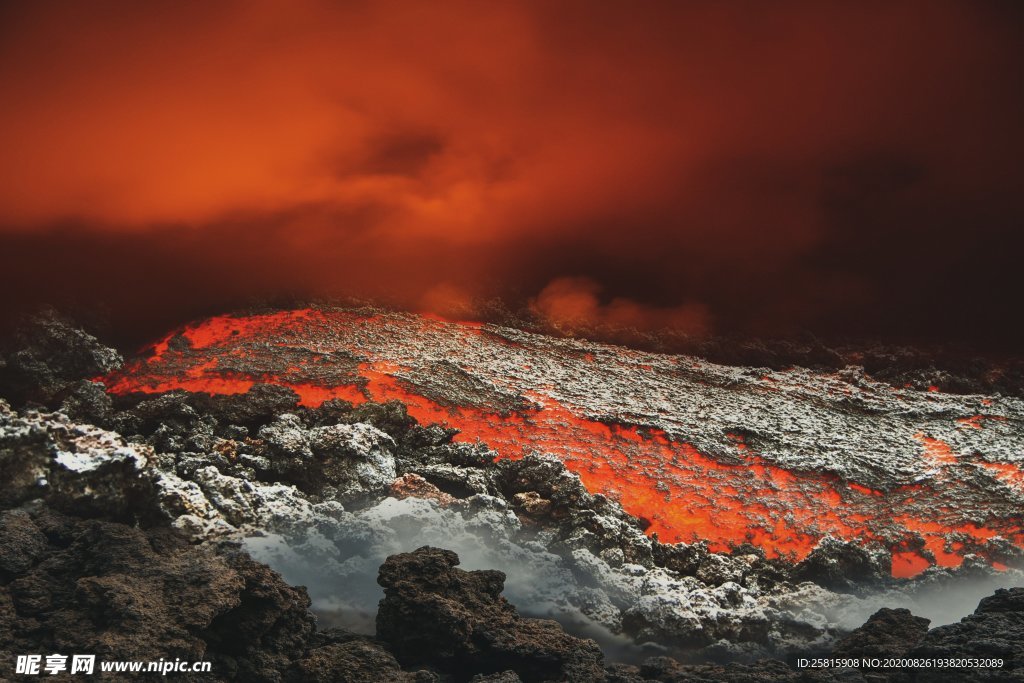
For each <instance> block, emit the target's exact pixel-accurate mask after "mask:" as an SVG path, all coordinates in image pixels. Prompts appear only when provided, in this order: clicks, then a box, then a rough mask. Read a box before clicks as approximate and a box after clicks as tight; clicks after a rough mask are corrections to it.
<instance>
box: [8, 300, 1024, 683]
mask: <svg viewBox="0 0 1024 683" xmlns="http://www.w3.org/2000/svg"><path fill="white" fill-rule="evenodd" d="M898 374H899V373H896V374H895V375H890V378H891V377H892V376H896V375H898ZM934 388H935V387H931V388H930V387H929V386H928V384H924V386H920V383H919V382H918V383H915V382H913V381H911V382H910V385H909V386H905V385H904V383H903V382H900V383H898V384H893V383H891V381H890V382H885V381H880V380H879V379H876V378H873V377H872V376H869V375H868V374H866V373H865V372H864V370H863V369H862V368H860V367H857V366H850V367H847V368H845V369H841V370H838V371H828V370H821V369H818V370H812V369H806V368H801V367H792V368H787V369H782V370H778V369H776V370H772V369H768V368H756V367H735V366H727V365H718V364H713V363H709V362H707V361H704V360H701V359H699V358H696V357H690V356H682V355H661V354H655V353H644V352H639V351H636V350H631V349H628V348H624V347H619V346H612V345H608V344H600V343H594V342H589V341H582V340H574V339H561V338H555V337H550V336H544V335H539V334H533V333H528V332H524V331H521V330H517V329H512V328H508V327H501V326H496V325H491V324H481V323H475V322H455V321H447V320H441V319H438V318H433V317H426V316H420V315H414V314H408V313H396V312H387V311H382V310H376V309H359V310H355V309H336V308H307V309H301V310H275V311H269V312H259V313H247V314H240V315H225V316H218V317H214V318H209V319H207V320H203V321H199V322H196V323H194V324H190V325H187V326H184V327H182V328H180V329H178V330H176V331H174V332H172V333H170V334H169V335H167V336H166V337H165V338H164V339H162V340H161V341H159V342H157V343H156V344H155V345H153V346H152V347H150V348H147V349H145V350H144V351H143V352H142V353H140V354H139V355H138V356H137V357H134V358H130V359H129V361H128V362H127V363H125V362H124V361H123V359H122V357H121V355H120V354H119V353H118V352H117V351H115V350H114V349H111V348H109V347H107V346H104V345H103V344H102V343H100V342H99V341H98V340H97V339H96V338H95V337H93V336H91V335H89V334H87V333H86V332H84V331H82V330H81V329H79V328H77V327H76V326H74V325H73V324H71V323H70V322H69V321H67V320H66V319H64V318H62V317H60V316H58V315H54V314H41V315H38V316H35V317H34V318H32V319H30V320H28V321H27V322H26V324H25V325H24V326H23V328H22V329H21V331H20V332H19V333H18V334H17V335H15V336H12V337H11V338H9V339H7V340H5V342H4V344H3V346H2V348H0V468H2V471H3V473H4V482H3V484H2V485H0V661H13V659H14V657H15V655H16V654H23V653H36V652H38V653H51V652H57V653H83V652H84V653H91V652H95V653H100V655H101V656H105V657H109V658H112V659H137V660H155V659H158V658H165V659H168V660H173V659H175V658H181V659H187V660H207V661H210V662H212V665H213V674H212V675H211V674H204V675H202V676H197V677H194V678H189V677H188V676H185V677H183V678H182V679H181V680H196V681H211V680H216V681H246V682H249V681H266V682H267V683H271V682H273V683H282V682H285V683H299V682H300V681H302V682H304V681H325V682H326V681H336V680H340V681H352V682H356V683H358V682H363V681H366V682H370V681H434V682H436V683H449V682H451V683H462V682H468V681H474V682H475V683H483V682H486V681H489V682H491V683H516V682H517V681H525V682H532V681H538V682H540V681H574V682H579V683H589V682H590V681H595V682H601V681H604V682H605V683H645V682H653V681H659V682H661V683H682V682H683V681H686V682H690V681H720V680H721V681H737V682H738V681H744V682H749V681H805V680H821V681H844V682H846V683H859V682H862V681H868V680H871V681H905V680H915V681H924V680H948V677H949V675H950V672H949V671H947V670H941V669H920V670H912V671H909V672H908V671H905V670H904V669H902V668H895V669H888V670H871V669H870V668H869V667H866V666H864V667H861V670H832V669H829V670H822V671H818V672H813V673H812V672H808V671H801V670H799V669H798V668H797V667H796V662H797V660H798V658H800V657H813V656H821V655H826V656H827V655H835V656H843V657H868V656H871V657H881V656H893V657H902V656H904V655H906V656H907V657H930V658H937V657H947V658H964V657H982V658H987V659H985V661H986V662H989V663H988V664H984V665H977V666H974V665H972V666H969V667H967V668H961V669H958V670H957V671H955V672H953V673H955V674H956V676H957V679H958V680H965V681H968V680H977V681H983V680H1015V679H1014V678H1013V677H1014V676H1017V675H1019V673H1020V671H1021V668H1020V667H1021V666H1022V665H1024V589H1020V588H1013V589H1011V590H1001V589H1002V588H1004V587H1011V586H1015V585H1016V586H1020V585H1022V584H1024V572H1022V571H1021V569H1022V568H1024V548H1022V546H1024V518H1022V513H1021V510H1022V508H1024V506H1022V500H1024V475H1022V470H1021V466H1022V458H1024V453H1022V450H1021V444H1022V443H1024V438H1022V437H1024V402H1022V400H1021V399H1020V398H1017V397H1008V396H1003V395H998V394H992V395H970V394H953V393H947V392H944V391H936V390H931V389H934ZM460 563H461V564H462V565H463V566H464V567H465V568H466V569H467V570H469V571H465V570H463V569H460V568H458V567H457V565H458V564H460ZM496 570H500V571H496ZM993 591H995V593H994V594H993ZM986 596H987V597H986ZM982 598H984V599H982ZM979 599H981V602H980V604H979V602H978V601H979ZM512 605H515V607H513V606H512ZM976 605H977V609H975V606H976ZM908 608H909V609H910V610H911V611H913V614H911V612H910V611H908ZM972 611H973V614H971V612H972ZM915 615H916V616H915ZM961 617H963V619H962V621H960V622H959V623H954V622H957V620H958V619H960V618H961ZM929 620H932V624H931V625H932V626H934V628H931V629H930V630H929V629H928V626H929ZM995 661H998V662H1001V663H999V664H993V663H991V662H995ZM911 675H912V678H908V676H911ZM98 678H101V679H102V676H98Z"/></svg>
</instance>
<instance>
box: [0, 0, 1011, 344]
mask: <svg viewBox="0 0 1024 683" xmlns="http://www.w3.org/2000/svg"><path fill="white" fill-rule="evenodd" d="M1022 45H1024V5H1022V4H1021V3H1016V2H1013V1H1012V0H1007V1H1005V2H1002V1H993V2H973V1H971V2H968V1H966V0H965V1H963V2H942V1H940V0H927V1H926V2H875V1H866V2H856V3H855V2H781V3H762V2H734V3H722V2H711V1H708V2H700V1H695V2H665V3H658V2H646V3H625V2H622V3H593V2H586V3H584V2H555V3H552V2H539V1H538V2H520V3H511V2H509V3H505V2H493V3H480V2H466V3H459V2H446V3H413V2H402V3H387V2H372V3H370V2H347V3H334V2H306V1H302V2H289V3H282V2H266V3H260V2H239V3H229V2H225V3H200V2H192V3H180V2H169V1H163V0H159V1H157V2H152V3H128V2H125V3H103V2H99V3H71V2H67V3H57V2H39V3H20V4H19V3H6V4H4V5H2V6H0V92H2V93H3V96H2V98H0V150H3V163H2V164H0V289H2V291H3V292H4V293H3V295H2V296H3V297H4V302H3V303H4V309H5V312H6V313H11V312H14V311H16V310H19V309H21V308H24V307H28V306H33V305H36V304H38V303H39V302H42V301H56V302H68V301H75V302H77V303H79V304H86V305H95V306H100V307H103V308H105V309H106V310H107V311H108V312H109V314H110V315H111V316H112V318H113V319H114V320H115V323H116V324H117V325H119V326H120V327H122V328H126V329H127V328H132V329H135V330H136V333H137V334H139V335H145V334H151V335H156V334H157V333H158V332H160V331H161V330H160V329H159V328H160V327H161V326H170V325H173V324H176V323H177V322H180V318H182V317H190V316H193V315H197V314H199V313H204V312H212V311H216V310H218V309H222V308H227V307H231V306H234V305H238V304H243V303H246V302H248V301H250V300H252V299H254V298H256V299H259V298H270V297H280V296H284V295H296V296H324V297H329V296H346V295H356V296H367V297H373V298H377V299H380V300H386V301H389V302H392V303H395V304H398V305H401V306H404V307H408V308H413V309H435V310H440V311H441V312H445V310H450V309H452V308H453V306H454V307H455V308H458V307H459V305H461V304H462V303H464V302H469V301H474V300H479V299H486V298H491V297H499V298H502V299H504V300H505V301H506V302H507V303H508V305H510V306H513V307H516V306H522V305H528V304H531V303H532V306H533V308H534V310H535V311H536V312H538V313H539V314H541V315H545V316H548V317H549V318H551V319H552V320H555V321H556V322H557V321H561V322H565V323H567V324H571V323H572V320H574V319H576V318H583V319H586V320H588V321H590V322H594V321H598V322H608V323H611V324H623V325H634V326H638V327H641V328H643V327H647V328H656V327H660V326H674V327H678V328H683V329H687V330H691V331H694V332H700V333H705V332H740V333H746V334H767V335H775V334H789V333H793V332H795V331H798V330H804V329H806V330H811V331H814V332H817V333H820V334H825V335H862V334H877V335H880V336H882V337H884V338H891V339H906V338H909V339H913V338H923V339H933V340H939V341H941V340H958V339H963V340H968V341H974V342H977V343H979V344H981V345H998V346H1004V347H1007V346H1013V345H1014V344H1017V343H1019V342H1021V341H1024V331H1022V330H1024V324H1022V322H1021V321H1020V320H1019V316H1018V315H1017V314H1016V313H1015V310H1016V308H1017V307H1019V304H1018V302H1019V298H1020V297H1019V295H1020V294H1021V291H1022V287H1021V285H1020V281H1021V278H1020V276H1019V275H1018V271H1019V267H1018V265H1017V261H1018V259H1019V258H1020V254H1021V253H1022V249H1021V248H1022V247H1024V237H1022V236H1021V227H1022V218H1024V199H1022V197H1024V187H1022V185H1024V183H1022V174H1021V169H1020V166H1021V159H1022V158H1024V144H1022V139H1021V135H1020V121H1022V120H1024V93H1022V88H1024V86H1022V84H1024V55H1022ZM139 330H144V332H143V331H139Z"/></svg>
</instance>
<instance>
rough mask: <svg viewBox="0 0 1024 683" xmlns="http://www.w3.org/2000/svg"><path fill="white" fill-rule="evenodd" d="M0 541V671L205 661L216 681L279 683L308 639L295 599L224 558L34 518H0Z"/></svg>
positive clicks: (241, 562) (271, 579) (103, 528)
mask: <svg viewBox="0 0 1024 683" xmlns="http://www.w3.org/2000/svg"><path fill="white" fill-rule="evenodd" d="M0 536H2V538H3V539H4V541H5V542H4V543H3V545H2V546H0V567H2V574H0V576H2V578H3V581H2V585H0V611H2V614H0V624H2V627H0V650H2V651H3V652H2V653H0V660H3V661H7V662H10V661H13V660H14V655H15V654H24V653H26V652H28V653H33V652H45V653H50V652H59V653H73V652H78V653H96V654H98V655H99V656H100V657H101V658H108V657H109V658H112V659H136V660H147V661H151V660H157V659H160V658H164V659H169V660H172V661H173V660H174V659H175V658H177V657H180V658H182V659H186V660H192V661H199V660H207V661H211V662H212V663H213V668H214V670H215V671H217V672H219V673H220V676H221V680H226V679H232V680H246V681H279V680H280V672H281V671H283V670H285V669H286V668H288V667H289V666H290V665H291V663H292V662H293V661H294V660H297V659H298V658H299V657H301V656H302V654H303V653H304V650H305V644H306V642H307V641H308V640H309V639H310V638H311V636H312V633H313V629H314V622H313V618H312V616H311V615H310V614H309V613H308V611H307V607H308V606H309V598H308V597H307V596H306V593H305V591H304V590H302V589H300V588H299V589H297V588H292V587H290V586H288V585H286V584H284V583H283V582H282V581H281V578H280V577H279V576H278V575H277V574H276V573H274V572H273V571H271V570H270V569H268V568H267V567H266V566H264V565H261V564H257V563H255V562H253V561H252V560H251V559H250V558H249V557H248V556H247V555H245V554H244V553H240V552H238V551H236V550H232V549H231V548H229V547H225V548H217V549H215V548H196V547H194V546H192V545H190V544H188V543H187V542H186V541H185V540H184V539H183V538H182V537H180V536H178V535H177V534H175V533H173V532H170V531H168V530H166V529H154V530H151V531H143V530H140V529H135V528H131V527H128V526H126V525H123V524H119V523H112V522H102V521H97V520H80V519H74V518H68V517H65V516H63V515H61V514H59V513H55V512H50V511H47V510H46V509H44V508H30V509H27V510H9V511H6V512H4V513H2V514H0ZM227 672H230V673H229V674H228V673H227ZM226 674H227V675H226ZM186 680H193V679H189V678H186ZM194 680H209V677H208V676H205V677H204V676H197V677H196V678H195V679H194Z"/></svg>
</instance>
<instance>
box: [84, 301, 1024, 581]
mask: <svg viewBox="0 0 1024 683" xmlns="http://www.w3.org/2000/svg"><path fill="white" fill-rule="evenodd" d="M102 379H103V381H104V382H105V383H106V385H107V386H108V387H109V390H110V391H111V392H113V393H116V394H127V393H132V392H147V393H162V392H167V391H171V390H175V389H183V390H186V391H191V392H208V393H213V394H237V393H244V392H246V391H248V390H249V389H250V388H251V387H253V386H254V385H256V384H277V385H281V386H285V387H288V388H290V389H292V390H294V391H295V392H296V393H297V394H298V395H299V397H300V399H301V404H302V405H305V406H309V407H315V406H319V405H321V404H322V403H323V402H324V401H326V400H330V399H343V400H346V401H349V402H351V403H353V404H357V405H358V404H361V403H364V402H367V401H375V402H385V401H389V400H399V401H401V402H402V403H404V404H405V406H406V407H407V410H408V412H409V414H410V415H411V416H413V417H415V418H416V419H417V420H419V421H420V422H421V423H423V424H430V423H441V424H444V425H447V426H449V427H452V428H455V429H458V430H459V433H458V434H457V435H456V436H455V440H456V441H468V442H474V441H476V440H480V441H482V442H484V443H486V444H487V445H489V446H490V448H491V449H493V450H494V451H495V453H496V455H497V457H500V458H521V457H523V456H524V455H526V454H529V453H539V454H541V453H543V454H551V455H555V456H557V457H558V458H559V459H560V460H562V461H563V462H564V463H565V464H566V466H567V467H568V468H569V469H570V470H572V471H573V472H576V473H578V474H579V476H580V478H581V479H582V481H583V483H584V485H585V486H586V487H587V489H588V490H589V491H591V492H594V493H602V494H605V495H607V496H609V497H611V498H613V499H614V500H616V501H618V502H619V503H621V505H622V507H623V509H624V510H625V511H626V512H628V513H630V514H632V515H635V516H637V517H638V518H640V519H641V520H644V523H645V524H646V525H647V527H646V531H647V532H648V533H649V534H652V535H653V534H657V538H658V539H659V540H661V541H662V542H667V543H678V542H685V543H693V542H696V541H701V540H706V541H708V543H709V544H710V548H711V549H712V550H715V551H725V550H728V549H730V548H732V547H735V546H738V545H740V544H743V543H749V544H752V545H753V546H755V547H758V548H761V549H763V550H764V551H765V553H766V554H767V556H768V557H784V558H788V559H790V560H792V561H799V560H802V559H803V558H804V557H806V556H807V554H808V553H809V552H810V551H811V550H812V549H813V548H814V547H815V545H817V544H818V543H819V541H821V539H822V538H824V537H826V536H831V537H835V538H839V539H843V540H850V541H857V542H859V543H863V544H877V545H879V546H881V547H884V548H886V549H887V550H889V551H890V552H891V553H892V572H893V575H895V576H912V575H915V574H917V573H919V572H920V571H922V570H923V569H924V568H926V567H928V566H929V565H931V564H939V565H942V566H948V567H955V566H958V565H959V564H960V563H961V562H962V560H963V557H964V556H965V555H967V554H970V553H974V554H980V555H982V556H984V557H987V558H989V559H990V560H991V561H993V563H994V564H995V565H996V566H997V567H1002V566H1004V565H1003V561H1004V560H1005V559H1006V558H1005V557H1004V556H1005V555H1006V553H1007V552H1008V549H1009V547H1010V546H1017V547H1020V546H1024V519H1022V516H1021V510H1022V508H1024V449H1022V448H1021V444H1022V443H1024V402H1022V401H1021V400H1020V399H1017V398H1008V397H1000V396H972V395H968V396H963V395H950V394H945V393H940V392H938V391H935V390H934V387H933V388H932V389H933V390H929V391H920V390H915V389H912V388H908V387H896V386H891V385H889V384H887V383H883V382H877V381H873V380H872V379H871V378H870V377H867V376H865V375H864V373H863V372H862V371H860V370H859V369H858V368H855V367H851V368H848V369H846V370H843V371H839V372H836V373H831V374H822V373H815V372H810V371H808V370H804V369H801V368H791V369H788V370H783V371H771V370H768V369H759V368H742V367H739V368H737V367H726V366H721V365H715V364H711V363H707V362H704V361H701V360H700V359H697V358H693V357H687V356H669V355H659V354H651V353H642V352H638V351H633V350H630V349H627V348H623V347H617V346H610V345H604V344H597V343H591V342H586V341H578V340H569V339H555V338H551V337H546V336H541V335H536V334H529V333H526V332H521V331H518V330H514V329H510V328H505V327H498V326H495V325H484V324H478V323H470V322H448V321H444V320H440V319H436V318H431V317H423V316H416V315H410V314H400V313H383V312H378V311H370V312H353V311H343V310H315V309H304V310H296V311H280V312H274V313H268V314H263V315H250V316H241V317H235V316H222V317H217V318H211V319H208V320H205V321H203V322H200V323H198V324H195V325H191V326H188V327H185V328H183V329H181V330H179V331H177V332H174V333H172V334H170V335H168V336H167V337H166V338H165V339H163V340H162V341H160V342H159V343H157V344H156V345H155V346H154V347H153V348H152V350H151V351H150V353H149V354H148V355H146V356H145V357H143V358H141V359H139V360H137V361H134V362H132V363H129V364H128V365H127V366H126V367H125V368H124V369H123V370H120V371H118V372H116V373H114V374H112V375H109V376H106V377H104V378H102Z"/></svg>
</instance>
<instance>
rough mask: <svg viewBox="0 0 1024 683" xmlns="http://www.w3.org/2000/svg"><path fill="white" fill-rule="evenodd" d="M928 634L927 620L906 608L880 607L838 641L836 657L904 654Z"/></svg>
mask: <svg viewBox="0 0 1024 683" xmlns="http://www.w3.org/2000/svg"><path fill="white" fill-rule="evenodd" d="M926 633H928V620H927V619H923V618H921V617H915V616H914V615H913V614H911V613H910V610H908V609H889V608H888V607H883V608H882V609H880V610H878V611H877V612H875V613H874V614H872V615H871V618H870V619H868V620H867V622H865V624H864V625H863V626H861V627H860V628H858V629H856V630H854V631H853V632H852V633H851V634H850V635H848V636H846V637H845V638H843V639H842V640H840V641H839V642H838V643H837V644H836V647H835V649H834V650H833V651H832V654H833V655H834V656H836V657H880V658H885V657H903V656H904V655H906V654H907V652H908V651H909V650H911V649H912V648H913V647H914V646H916V645H917V644H918V643H920V642H921V639H922V638H923V637H924V635H925V634H926Z"/></svg>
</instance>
